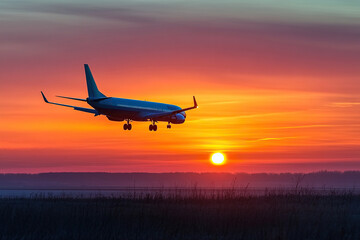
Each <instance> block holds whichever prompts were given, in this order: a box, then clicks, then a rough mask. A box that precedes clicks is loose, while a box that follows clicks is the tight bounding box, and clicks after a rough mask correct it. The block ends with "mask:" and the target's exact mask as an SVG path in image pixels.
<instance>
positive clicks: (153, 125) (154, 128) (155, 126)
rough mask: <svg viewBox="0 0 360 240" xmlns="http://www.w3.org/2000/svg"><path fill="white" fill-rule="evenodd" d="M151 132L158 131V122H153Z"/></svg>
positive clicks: (150, 126)
mask: <svg viewBox="0 0 360 240" xmlns="http://www.w3.org/2000/svg"><path fill="white" fill-rule="evenodd" d="M149 130H150V131H156V130H157V125H156V121H153V123H152V124H150V125H149Z"/></svg>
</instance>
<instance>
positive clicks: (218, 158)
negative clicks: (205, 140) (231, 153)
mask: <svg viewBox="0 0 360 240" xmlns="http://www.w3.org/2000/svg"><path fill="white" fill-rule="evenodd" d="M211 162H212V163H213V164H214V165H223V164H225V155H224V154H223V153H220V152H217V153H214V154H213V155H212V156H211Z"/></svg>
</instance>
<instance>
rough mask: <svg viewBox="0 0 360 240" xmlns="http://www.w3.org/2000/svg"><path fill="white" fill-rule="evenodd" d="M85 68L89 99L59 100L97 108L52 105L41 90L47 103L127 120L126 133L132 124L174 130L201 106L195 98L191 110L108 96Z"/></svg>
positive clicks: (85, 65) (118, 119) (115, 119)
mask: <svg viewBox="0 0 360 240" xmlns="http://www.w3.org/2000/svg"><path fill="white" fill-rule="evenodd" d="M84 67H85V76H86V84H87V90H88V98H86V99H82V98H73V97H65V96H56V97H59V98H66V99H71V100H76V101H83V102H87V103H88V104H89V105H90V106H91V107H93V108H83V107H77V106H71V105H66V104H61V103H56V102H49V101H48V100H47V99H46V97H45V95H44V93H43V92H42V91H41V95H42V97H43V99H44V101H45V102H46V103H49V104H54V105H59V106H64V107H70V108H73V109H74V110H77V111H81V112H86V113H92V114H94V116H98V115H105V116H106V117H107V118H108V119H109V120H110V121H126V123H125V124H124V127H123V128H124V130H131V128H132V125H131V123H130V121H151V122H152V123H151V124H150V126H149V130H150V131H156V130H157V125H156V123H157V122H168V124H167V128H171V125H170V124H171V123H172V124H181V123H184V122H185V119H186V113H185V112H186V111H188V110H191V109H195V108H197V107H198V105H197V102H196V99H195V96H193V101H194V106H192V107H188V108H181V107H178V106H175V105H171V104H166V103H158V102H148V101H141V100H133V99H125V98H115V97H107V96H105V95H104V94H102V93H101V92H100V91H99V89H98V88H97V86H96V83H95V80H94V78H93V76H92V73H91V71H90V68H89V65H88V64H84Z"/></svg>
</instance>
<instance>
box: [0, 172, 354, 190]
mask: <svg viewBox="0 0 360 240" xmlns="http://www.w3.org/2000/svg"><path fill="white" fill-rule="evenodd" d="M246 186H247V187H250V188H264V187H268V188H274V187H295V186H301V187H312V188H321V187H326V188H332V187H334V188H359V187H360V171H346V172H327V171H322V172H314V173H306V174H302V173H280V174H274V173H255V174H248V173H191V172H186V173H185V172H184V173H183V172H176V173H102V172H94V173H90V172H86V173H81V172H66V173H65V172H64V173H39V174H1V175H0V188H2V189H6V188H67V189H69V188H70V189H71V188H75V189H76V188H124V187H125V188H134V187H135V188H139V187H178V188H182V187H192V188H194V187H208V188H216V187H246Z"/></svg>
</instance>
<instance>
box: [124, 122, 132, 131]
mask: <svg viewBox="0 0 360 240" xmlns="http://www.w3.org/2000/svg"><path fill="white" fill-rule="evenodd" d="M131 128H132V126H131V123H130V120H127V123H125V124H124V130H131Z"/></svg>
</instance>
